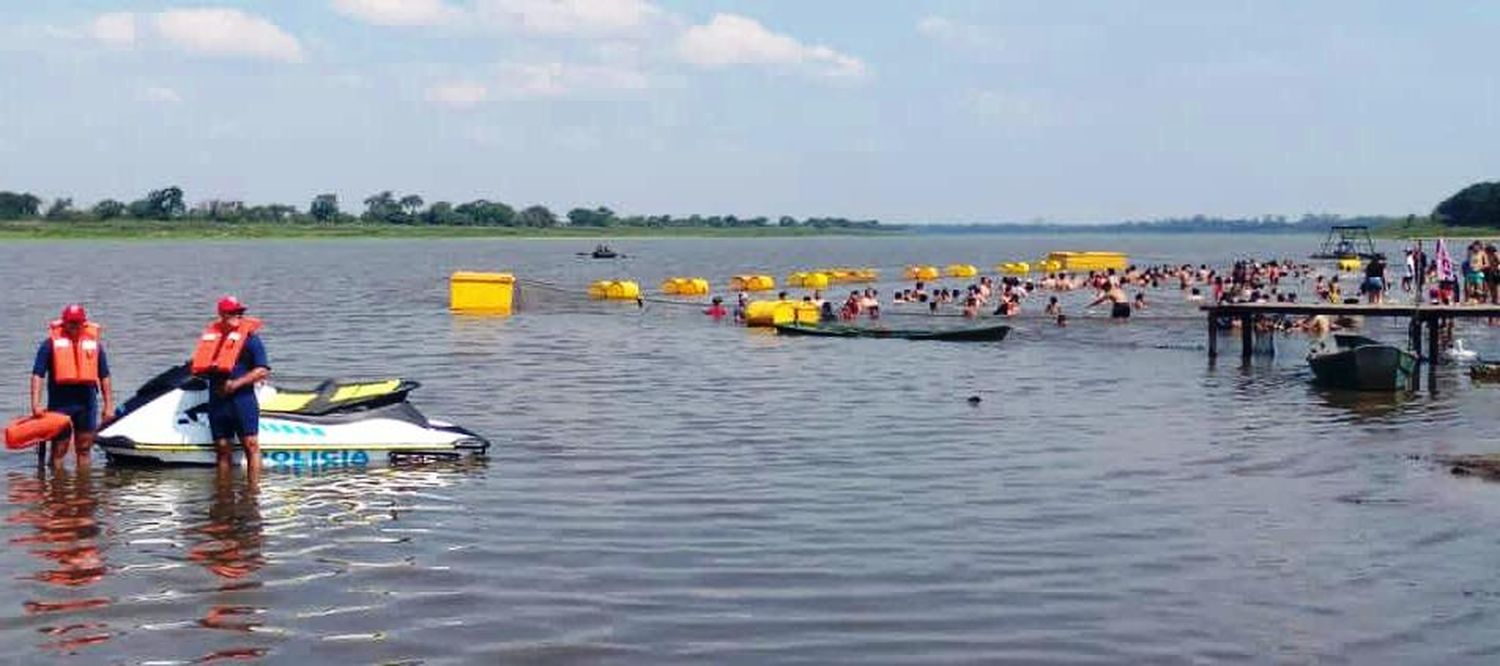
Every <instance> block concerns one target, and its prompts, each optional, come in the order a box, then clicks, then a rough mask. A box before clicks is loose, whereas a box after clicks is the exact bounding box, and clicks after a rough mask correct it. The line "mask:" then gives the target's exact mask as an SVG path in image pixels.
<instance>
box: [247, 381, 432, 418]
mask: <svg viewBox="0 0 1500 666" xmlns="http://www.w3.org/2000/svg"><path fill="white" fill-rule="evenodd" d="M420 386H421V384H419V383H417V382H414V381H409V380H405V379H374V380H335V379H329V380H324V381H322V382H320V383H318V384H315V385H310V386H309V385H302V386H297V385H295V384H294V385H284V384H279V383H278V384H273V385H272V387H271V388H272V390H271V391H268V392H267V393H269V394H270V395H266V393H262V394H261V402H260V411H262V412H268V413H273V414H300V415H305V416H322V415H326V414H332V413H335V412H350V411H363V410H368V409H376V408H379V407H384V406H386V405H390V404H394V403H398V402H405V401H406V394H408V393H411V392H412V391H414V390H416V389H417V388H418V387H420Z"/></svg>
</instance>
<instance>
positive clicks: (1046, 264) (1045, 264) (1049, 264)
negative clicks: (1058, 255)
mask: <svg viewBox="0 0 1500 666" xmlns="http://www.w3.org/2000/svg"><path fill="white" fill-rule="evenodd" d="M1037 267H1038V270H1040V271H1041V272H1043V273H1057V272H1059V271H1061V270H1062V269H1063V263H1062V262H1061V261H1056V260H1053V259H1046V260H1043V261H1039V262H1037Z"/></svg>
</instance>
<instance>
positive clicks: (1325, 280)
mask: <svg viewBox="0 0 1500 666" xmlns="http://www.w3.org/2000/svg"><path fill="white" fill-rule="evenodd" d="M1389 270H1390V268H1389V265H1388V263H1387V260H1386V258H1385V256H1384V255H1376V256H1374V257H1372V258H1371V259H1370V260H1369V261H1368V262H1367V263H1366V264H1365V265H1364V266H1363V267H1362V269H1361V271H1360V272H1359V273H1356V274H1354V275H1347V274H1341V273H1340V272H1339V271H1337V270H1329V268H1327V267H1320V266H1315V265H1313V264H1310V263H1306V262H1297V261H1289V260H1286V259H1271V260H1263V261H1262V260H1252V259H1242V260H1238V261H1235V262H1233V263H1232V264H1231V265H1229V266H1228V267H1227V269H1224V268H1214V267H1210V266H1208V265H1207V264H1197V265H1193V264H1177V265H1170V264H1164V265H1154V266H1130V267H1128V268H1126V269H1124V270H1115V269H1108V270H1102V271H1088V272H1053V273H1048V274H1045V275H1042V276H1039V277H1026V278H1022V277H1018V276H999V277H991V276H981V277H979V278H977V279H976V280H975V281H973V282H971V283H970V284H967V285H963V286H940V285H932V284H930V283H928V282H926V281H917V282H914V283H912V286H910V287H903V288H901V289H898V290H897V291H895V292H894V293H893V294H892V296H891V301H890V303H891V306H892V308H894V310H893V311H895V312H898V313H900V314H916V313H917V312H922V311H925V312H926V313H927V314H948V313H951V312H952V311H954V310H955V309H956V310H957V313H958V314H959V315H961V316H963V317H966V318H970V319H975V318H979V317H983V316H987V315H988V316H998V317H1014V316H1017V315H1020V314H1022V312H1023V310H1025V309H1031V308H1039V309H1040V310H1041V313H1042V315H1043V316H1046V317H1048V318H1049V319H1051V320H1053V321H1054V322H1055V323H1056V324H1057V325H1059V326H1066V325H1067V322H1068V315H1067V313H1065V312H1064V308H1063V304H1062V302H1061V301H1060V300H1059V297H1058V295H1059V294H1062V293H1065V292H1073V291H1088V292H1091V293H1092V296H1093V297H1092V298H1091V299H1090V300H1089V301H1088V302H1087V304H1086V305H1085V306H1084V308H1085V311H1086V312H1092V311H1094V310H1093V308H1095V307H1096V306H1105V307H1107V311H1108V315H1109V317H1110V318H1111V319H1114V320H1128V319H1129V318H1130V317H1131V315H1132V313H1137V312H1141V311H1143V310H1147V309H1149V307H1150V305H1149V303H1150V302H1151V301H1150V299H1148V297H1147V294H1148V292H1152V291H1160V290H1162V289H1170V288H1172V287H1176V289H1177V291H1178V292H1180V294H1181V297H1180V298H1181V300H1182V301H1184V302H1186V303H1189V304H1202V303H1220V304H1228V303H1272V302H1275V303H1299V302H1323V303H1358V302H1360V301H1361V299H1362V300H1363V302H1365V303H1381V302H1383V301H1384V300H1385V298H1386V295H1387V293H1388V292H1390V291H1391V290H1392V288H1393V286H1392V285H1391V283H1390V282H1389V280H1388V279H1387V272H1388V271H1389ZM1437 270H1438V268H1437V266H1436V264H1435V262H1431V261H1428V260H1427V259H1426V257H1424V256H1423V255H1422V254H1421V253H1420V252H1417V251H1415V250H1408V251H1407V252H1406V260H1405V262H1404V266H1403V269H1402V271H1403V272H1402V275H1401V281H1400V289H1401V290H1403V291H1404V292H1407V293H1413V292H1414V291H1415V290H1417V289H1418V288H1419V284H1426V285H1433V286H1432V288H1431V289H1430V290H1429V291H1428V293H1427V295H1428V298H1429V300H1430V301H1431V302H1432V303H1441V304H1447V303H1464V302H1478V303H1500V256H1497V255H1496V251H1495V246H1494V245H1489V246H1485V245H1482V244H1480V243H1478V242H1475V243H1473V244H1471V245H1470V246H1469V248H1468V255H1467V257H1466V259H1465V261H1464V262H1463V264H1462V268H1461V269H1460V270H1458V273H1459V275H1461V276H1462V277H1461V279H1457V280H1448V281H1444V280H1439V279H1438V278H1439V277H1440V276H1439V275H1438V274H1437ZM1418 275H1422V276H1423V277H1424V278H1425V279H1424V280H1423V281H1421V282H1419V281H1418V280H1417V279H1416V277H1417V276H1418ZM1341 278H1342V280H1341ZM1459 282H1462V284H1458V283H1459ZM1346 285H1351V286H1352V287H1353V289H1354V290H1356V291H1357V292H1358V293H1357V294H1350V295H1346V293H1345V286H1346ZM1299 292H1304V293H1305V294H1306V295H1307V296H1309V297H1310V298H1299ZM1042 295H1046V299H1045V304H1044V305H1043V304H1041V301H1040V298H1041V296H1042ZM779 298H780V299H782V300H786V299H787V293H786V292H781V294H780V296H779ZM802 300H803V301H804V302H810V303H812V304H814V305H816V306H817V307H818V308H819V310H820V313H821V317H822V319H823V320H825V321H834V320H840V321H852V320H856V319H860V318H869V319H879V318H880V317H881V312H882V310H881V307H882V303H881V298H880V292H879V291H878V290H876V289H874V288H864V289H856V290H852V291H850V292H849V295H848V297H847V298H843V299H838V300H831V299H825V298H824V296H823V293H822V291H814V292H812V293H811V294H810V295H808V296H804V297H802ZM1033 301H1037V302H1038V305H1032V306H1027V304H1028V303H1031V302H1033ZM748 303H749V296H748V295H747V294H746V293H744V292H740V293H739V294H738V302H737V304H736V306H735V307H734V308H733V310H730V309H729V308H727V307H725V306H724V304H723V300H722V299H721V298H719V297H715V298H714V299H713V304H712V305H711V306H710V308H709V309H708V310H706V313H707V314H709V315H711V316H714V317H715V318H716V319H717V318H724V317H727V316H730V315H731V314H732V315H733V316H734V317H735V319H736V320H737V321H741V320H743V319H744V314H745V309H746V307H747V305H748ZM919 308H920V309H919ZM1225 323H1226V325H1228V326H1234V325H1237V324H1238V322H1237V321H1226V322H1225ZM1341 325H1342V326H1354V325H1357V322H1356V321H1354V320H1351V319H1333V320H1330V318H1329V317H1327V316H1310V317H1294V316H1286V315H1279V316H1271V317H1263V318H1260V319H1257V320H1256V326H1257V327H1265V328H1269V329H1275V330H1306V331H1312V332H1327V331H1328V330H1331V329H1333V328H1338V327H1340V326H1341Z"/></svg>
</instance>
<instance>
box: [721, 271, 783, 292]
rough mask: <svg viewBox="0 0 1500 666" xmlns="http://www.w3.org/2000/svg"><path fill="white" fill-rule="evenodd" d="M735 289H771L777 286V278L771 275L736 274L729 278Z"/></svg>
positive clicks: (730, 286) (730, 285) (731, 285)
mask: <svg viewBox="0 0 1500 666" xmlns="http://www.w3.org/2000/svg"><path fill="white" fill-rule="evenodd" d="M729 288H730V289H731V290H733V291H770V290H772V289H775V288H776V278H773V277H771V276H769V275H736V276H734V277H732V278H729Z"/></svg>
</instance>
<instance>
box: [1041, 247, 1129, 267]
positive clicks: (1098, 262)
mask: <svg viewBox="0 0 1500 666" xmlns="http://www.w3.org/2000/svg"><path fill="white" fill-rule="evenodd" d="M1047 261H1055V262H1058V263H1059V264H1060V266H1059V267H1058V270H1063V271H1107V270H1109V269H1111V268H1113V269H1115V270H1117V271H1123V270H1125V269H1126V268H1128V267H1129V266H1130V259H1129V258H1127V257H1126V256H1125V253H1124V252H1052V253H1049V254H1048V255H1047Z"/></svg>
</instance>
